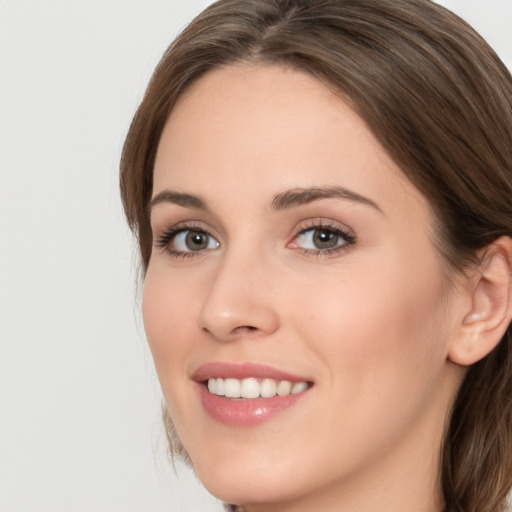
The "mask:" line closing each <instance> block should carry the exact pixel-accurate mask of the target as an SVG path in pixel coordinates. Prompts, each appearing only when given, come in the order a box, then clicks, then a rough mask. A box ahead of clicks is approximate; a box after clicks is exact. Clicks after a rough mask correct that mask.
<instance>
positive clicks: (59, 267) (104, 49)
mask: <svg viewBox="0 0 512 512" xmlns="http://www.w3.org/2000/svg"><path fill="white" fill-rule="evenodd" d="M208 3H210V2H209V1H207V0H186V1H185V0H180V1H176V0H165V1H164V0H74V1H70V0H44V1H43V0H30V1H29V0H0V276H1V281H0V512H60V511H62V512H64V511H65V512H81V511H88V512H103V511H105V512H117V511H119V512H121V511H122V512H141V511H144V512H146V511H151V512H160V511H162V512H163V511H171V512H173V511H176V512H178V511H179V512H196V511H201V512H210V511H214V510H219V509H220V504H219V502H217V501H216V500H214V499H213V498H212V497H210V496H209V495H208V494H207V493H206V492H205V491H203V490H202V489H201V487H200V486H199V484H197V483H196V482H195V479H194V477H193V476H192V475H191V473H190V472H189V471H187V470H185V469H183V468H178V476H177V477H176V476H175V474H174V473H173V470H172V468H171V467H170V466H169V464H168V463H167V462H166V457H165V448H164V441H163V437H162V430H161V427H160V410H159V407H160V394H159V390H158V384H157V382H156V378H155V376H154V373H153V369H152V362H151V358H150V355H149V353H148V350H147V349H146V344H145V340H144V334H143V328H142V323H141V321H140V315H139V304H138V303H137V293H136V289H135V265H134V263H133V261H134V257H133V254H134V250H133V244H132V241H131V238H130V235H129V233H128V230H127V228H126V226H125V224H124V219H123V214H122V210H121V205H120V200H119V197H118V195H119V194H118V177H117V171H118V160H119V154H120V149H121V145H122V142H123V139H124V135H125V134H126V131H127V128H128V124H129V121H130V119H131V116H132V114H133V113H134V110H135V108H136V106H137V104H138V102H139V101H140V99H141V97H142V94H143V91H144V88H145V85H146V83H147V81H148V79H149V76H150V74H151V72H152V70H153V67H154V66H155V65H156V63H157V62H158V60H159V57H160V55H161V54H162V52H163V50H164V49H165V47H166V46H167V45H168V43H169V42H170V41H171V40H172V39H173V38H174V36H175V35H176V34H177V32H178V30H180V29H181V28H183V27H184V25H185V23H186V22H187V21H188V20H190V19H191V18H192V16H193V15H194V14H196V13H197V12H199V10H200V9H201V8H203V7H205V6H206V5H207V4H208ZM442 3H443V4H444V5H446V6H448V7H450V8H452V9H453V10H455V11H456V12H458V13H459V14H460V15H462V17H464V18H466V19H467V20H468V21H469V22H470V23H472V24H473V25H474V26H475V27H476V28H477V29H478V30H479V31H480V32H481V33H482V34H483V35H484V36H485V37H486V38H487V39H488V40H489V42H490V43H491V44H492V45H493V46H494V47H495V48H496V50H497V51H498V53H499V54H500V55H501V57H502V59H503V60H504V61H505V62H506V63H507V65H508V66H509V68H512V34H511V30H510V27H512V0H486V1H484V0H445V1H443V2H442Z"/></svg>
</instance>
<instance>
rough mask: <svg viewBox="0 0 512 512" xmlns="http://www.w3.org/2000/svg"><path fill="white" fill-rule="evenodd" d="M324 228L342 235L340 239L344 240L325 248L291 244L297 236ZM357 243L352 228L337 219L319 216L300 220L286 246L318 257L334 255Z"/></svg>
mask: <svg viewBox="0 0 512 512" xmlns="http://www.w3.org/2000/svg"><path fill="white" fill-rule="evenodd" d="M315 229H316V230H325V231H331V232H333V233H335V234H337V235H338V236H340V237H342V239H344V240H345V243H343V244H341V245H339V246H335V247H333V248H326V249H321V248H317V249H306V248H302V247H300V246H298V245H296V246H295V247H293V246H292V244H293V242H294V241H295V240H297V238H298V237H299V236H301V235H302V234H304V233H306V232H307V231H310V230H315ZM356 243H357V235H356V233H355V232H354V230H353V229H351V228H349V227H348V226H347V225H346V224H343V223H341V222H339V221H334V220H331V219H326V218H325V217H321V218H318V217H317V218H313V219H308V220H306V221H303V222H301V223H300V224H299V225H298V226H297V228H295V230H294V234H293V236H292V238H291V240H290V241H289V242H288V244H287V246H288V247H290V248H292V249H293V250H297V251H301V252H302V253H303V254H306V255H313V256H318V257H329V256H331V257H334V256H336V255H337V254H338V253H340V252H344V251H346V250H348V249H350V248H351V247H353V246H354V245H356Z"/></svg>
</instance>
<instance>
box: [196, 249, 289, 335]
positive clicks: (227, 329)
mask: <svg viewBox="0 0 512 512" xmlns="http://www.w3.org/2000/svg"><path fill="white" fill-rule="evenodd" d="M273 281H274V280H273V279H272V276H271V274H270V272H269V271H268V267H266V266H265V265H262V264H258V263H257V262H256V261H255V260H254V259H253V258H243V257H241V256H236V255H234V254H233V255H231V256H230V257H225V258H224V259H223V261H222V262H220V263H219V266H218V268H217V269H216V271H215V273H214V274H213V275H212V278H211V282H210V284H209V287H208V289H207V292H206V297H205V299H204V302H203V304H202V307H201V309H200V312H199V316H198V326H199V328H200V329H201V330H203V331H204V332H207V333H209V334H210V335H211V336H213V337H214V338H216V339H217V340H220V341H233V340H235V339H237V338H242V337H252V338H255V337H261V336H266V335H270V334H272V333H274V332H275V331H276V330H277V329H278V327H279V317H278V312H277V308H276V304H275V302H274V298H273V287H274V282H273Z"/></svg>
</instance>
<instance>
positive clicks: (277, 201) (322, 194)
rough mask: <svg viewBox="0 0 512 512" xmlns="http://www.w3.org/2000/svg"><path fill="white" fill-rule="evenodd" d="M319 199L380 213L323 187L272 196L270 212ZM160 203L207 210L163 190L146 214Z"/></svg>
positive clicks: (363, 200) (358, 198)
mask: <svg viewBox="0 0 512 512" xmlns="http://www.w3.org/2000/svg"><path fill="white" fill-rule="evenodd" d="M320 199H347V200H349V201H353V202H356V203H360V204H364V205H366V206H371V207H372V208H375V209H376V210H377V211H379V212H381V213H383V212H382V209H381V208H380V207H379V205H378V204H377V203H375V202H374V201H372V200H371V199H368V198H367V197H364V196H362V195H360V194H358V193H357V192H353V191H352V190H349V189H346V188H344V187H338V186H325V187H309V188H293V189H291V190H286V191H285V192H281V193H279V194H277V195H275V196H274V199H273V200H272V203H271V209H272V211H281V210H288V209H290V208H294V207H296V206H301V205H304V204H309V203H312V202H314V201H318V200H320ZM162 203H171V204H175V205H178V206H182V207H183V208H191V209H194V210H202V211H206V210H208V205H207V204H206V201H204V200H203V199H201V198H200V197H199V196H195V195H193V194H186V193H183V192H175V191H173V190H164V191H163V192H160V193H158V194H157V195H156V196H155V197H153V198H152V199H151V201H150V202H149V204H148V212H151V210H152V209H153V208H154V207H155V206H157V205H159V204H162Z"/></svg>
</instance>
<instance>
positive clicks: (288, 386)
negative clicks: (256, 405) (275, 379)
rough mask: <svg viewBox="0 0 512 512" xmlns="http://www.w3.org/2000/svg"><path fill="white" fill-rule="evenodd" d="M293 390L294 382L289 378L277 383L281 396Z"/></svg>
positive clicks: (278, 392)
mask: <svg viewBox="0 0 512 512" xmlns="http://www.w3.org/2000/svg"><path fill="white" fill-rule="evenodd" d="M291 390H292V383H291V382H290V381H289V380H282V381H281V382H280V383H279V384H278V385H277V394H278V395H279V396H285V395H289V394H290V392H291Z"/></svg>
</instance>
